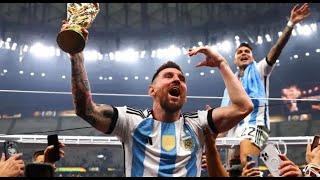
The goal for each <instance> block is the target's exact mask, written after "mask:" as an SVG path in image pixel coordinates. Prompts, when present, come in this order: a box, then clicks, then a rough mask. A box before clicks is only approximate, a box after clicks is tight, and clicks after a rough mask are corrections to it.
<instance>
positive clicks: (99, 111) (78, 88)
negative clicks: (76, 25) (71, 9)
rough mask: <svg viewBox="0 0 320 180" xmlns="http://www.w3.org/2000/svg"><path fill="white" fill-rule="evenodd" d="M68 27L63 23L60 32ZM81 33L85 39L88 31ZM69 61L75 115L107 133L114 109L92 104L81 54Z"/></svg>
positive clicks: (71, 57) (74, 55) (73, 55)
mask: <svg viewBox="0 0 320 180" xmlns="http://www.w3.org/2000/svg"><path fill="white" fill-rule="evenodd" d="M68 26H69V24H67V22H66V21H64V24H63V25H62V28H61V30H64V29H66V28H67V27H68ZM82 33H83V35H84V37H85V38H86V39H87V37H88V34H89V33H88V31H87V30H86V29H84V28H83V29H82ZM70 60H71V73H72V81H71V83H72V95H73V102H74V106H75V111H76V114H77V115H78V116H79V117H81V118H82V119H84V120H85V121H87V122H88V123H89V124H91V125H92V126H93V127H95V128H96V129H97V130H99V131H101V132H104V133H107V132H108V131H109V127H110V124H111V122H112V118H113V116H114V114H115V112H114V108H113V107H112V106H109V105H97V104H95V103H94V102H93V100H92V96H91V90H90V83H89V80H88V76H87V72H86V70H85V66H84V57H83V52H80V53H76V54H70Z"/></svg>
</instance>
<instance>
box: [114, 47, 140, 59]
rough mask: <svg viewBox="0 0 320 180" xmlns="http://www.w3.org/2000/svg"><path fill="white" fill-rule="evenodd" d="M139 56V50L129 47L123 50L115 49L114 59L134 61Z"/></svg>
mask: <svg viewBox="0 0 320 180" xmlns="http://www.w3.org/2000/svg"><path fill="white" fill-rule="evenodd" d="M138 58H139V52H138V51H135V50H134V49H132V48H129V49H127V50H124V51H116V53H115V60H116V61H122V62H136V60H138Z"/></svg>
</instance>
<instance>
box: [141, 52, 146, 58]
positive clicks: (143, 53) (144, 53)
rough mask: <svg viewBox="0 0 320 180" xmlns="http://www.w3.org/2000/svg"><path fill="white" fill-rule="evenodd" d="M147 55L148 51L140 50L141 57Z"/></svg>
mask: <svg viewBox="0 0 320 180" xmlns="http://www.w3.org/2000/svg"><path fill="white" fill-rule="evenodd" d="M145 55H146V51H141V52H140V58H141V59H143V58H144V56H145Z"/></svg>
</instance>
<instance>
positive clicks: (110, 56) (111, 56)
mask: <svg viewBox="0 0 320 180" xmlns="http://www.w3.org/2000/svg"><path fill="white" fill-rule="evenodd" d="M109 58H110V60H111V61H112V60H114V54H113V52H110V53H109Z"/></svg>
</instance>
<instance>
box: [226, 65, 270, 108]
mask: <svg viewBox="0 0 320 180" xmlns="http://www.w3.org/2000/svg"><path fill="white" fill-rule="evenodd" d="M236 75H238V72H236ZM241 83H242V86H243V88H244V89H245V91H246V92H247V94H248V96H249V97H250V98H251V100H252V103H253V105H254V109H253V111H255V110H257V109H258V108H259V107H262V106H265V105H266V104H267V100H266V99H252V98H266V93H265V89H264V85H263V83H262V82H261V79H260V74H259V72H258V70H257V68H256V62H255V61H253V62H252V63H251V64H249V65H248V66H247V67H246V69H245V71H244V75H243V77H242V78H241ZM229 103H230V98H229V95H228V92H227V89H225V90H224V92H223V99H222V101H221V106H227V105H229Z"/></svg>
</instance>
